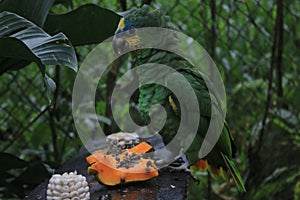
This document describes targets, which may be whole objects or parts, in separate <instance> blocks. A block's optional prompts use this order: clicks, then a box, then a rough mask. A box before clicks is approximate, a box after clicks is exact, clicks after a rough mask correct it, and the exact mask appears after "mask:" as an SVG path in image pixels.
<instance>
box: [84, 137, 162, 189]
mask: <svg viewBox="0 0 300 200" xmlns="http://www.w3.org/2000/svg"><path fill="white" fill-rule="evenodd" d="M151 149H152V146H151V145H149V144H148V143H146V142H142V143H140V144H139V145H137V146H135V147H133V148H131V149H127V150H123V151H122V152H121V153H120V154H118V155H117V154H108V151H109V150H107V149H106V150H99V151H96V152H94V153H93V154H92V155H90V156H88V157H87V158H86V160H87V162H88V163H89V164H90V167H89V168H88V173H89V174H97V178H98V179H99V180H100V181H101V182H102V183H104V184H105V185H111V186H113V185H118V184H124V183H128V182H134V181H145V180H148V179H151V178H153V177H156V176H158V171H157V168H156V165H155V163H154V162H153V160H151V159H146V158H143V157H142V155H141V154H143V153H146V152H148V151H150V150H151Z"/></svg>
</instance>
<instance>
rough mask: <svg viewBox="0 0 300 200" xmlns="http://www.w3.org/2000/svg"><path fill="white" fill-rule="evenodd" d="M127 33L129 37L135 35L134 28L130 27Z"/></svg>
mask: <svg viewBox="0 0 300 200" xmlns="http://www.w3.org/2000/svg"><path fill="white" fill-rule="evenodd" d="M128 33H129V34H130V35H133V34H135V28H134V27H130V28H129V29H128Z"/></svg>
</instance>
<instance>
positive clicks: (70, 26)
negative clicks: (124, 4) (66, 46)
mask: <svg viewBox="0 0 300 200" xmlns="http://www.w3.org/2000/svg"><path fill="white" fill-rule="evenodd" d="M119 20H120V16H119V15H118V14H116V13H114V12H113V11H111V10H107V9H105V8H101V7H99V6H97V5H93V4H86V5H83V6H81V7H79V8H77V9H75V10H73V11H71V12H69V13H65V14H61V15H54V14H49V15H48V17H47V20H46V22H45V25H44V28H45V29H46V31H47V32H48V33H51V34H53V33H57V32H59V31H61V32H63V33H64V34H66V35H67V37H68V38H69V39H70V41H71V42H72V44H73V45H75V46H76V45H84V44H93V43H99V42H102V41H103V40H105V39H107V38H108V37H110V36H112V35H113V34H114V32H115V30H116V27H117V25H118V22H119Z"/></svg>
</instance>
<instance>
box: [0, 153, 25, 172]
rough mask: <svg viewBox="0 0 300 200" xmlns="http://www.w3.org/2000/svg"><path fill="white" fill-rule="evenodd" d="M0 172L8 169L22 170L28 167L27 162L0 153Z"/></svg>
mask: <svg viewBox="0 0 300 200" xmlns="http://www.w3.org/2000/svg"><path fill="white" fill-rule="evenodd" d="M0 163H1V165H0V171H6V170H10V169H18V168H24V167H27V166H28V165H29V163H28V162H26V161H24V160H21V159H20V158H18V157H16V156H14V155H12V154H9V153H3V152H0Z"/></svg>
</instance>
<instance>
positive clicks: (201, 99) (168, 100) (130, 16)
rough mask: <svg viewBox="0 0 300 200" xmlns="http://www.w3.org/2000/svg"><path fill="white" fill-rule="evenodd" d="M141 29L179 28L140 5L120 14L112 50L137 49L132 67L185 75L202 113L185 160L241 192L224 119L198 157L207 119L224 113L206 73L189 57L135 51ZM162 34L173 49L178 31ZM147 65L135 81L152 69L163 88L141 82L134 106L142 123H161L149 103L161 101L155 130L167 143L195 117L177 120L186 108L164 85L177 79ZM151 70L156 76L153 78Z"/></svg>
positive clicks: (242, 189) (240, 182)
mask: <svg viewBox="0 0 300 200" xmlns="http://www.w3.org/2000/svg"><path fill="white" fill-rule="evenodd" d="M143 27H162V28H168V29H172V30H177V29H176V27H175V26H174V25H173V24H172V23H171V22H170V19H169V17H167V16H165V15H164V14H163V13H162V12H161V10H159V9H157V10H152V9H151V8H150V7H149V6H147V5H144V6H143V7H142V8H139V9H133V10H131V11H130V12H129V13H127V14H126V15H125V16H124V17H122V18H121V20H120V22H119V25H118V28H117V30H116V34H115V36H114V39H113V48H114V50H115V52H116V53H118V54H122V53H124V52H126V51H131V49H135V50H134V51H133V52H132V59H133V60H134V63H135V65H136V66H139V65H143V64H146V63H158V64H163V65H167V66H169V67H172V68H173V69H174V70H176V71H177V72H179V73H180V74H181V75H183V77H184V78H185V79H186V80H187V81H188V82H189V83H190V85H191V86H192V88H193V90H194V92H195V95H196V97H197V101H198V105H199V110H200V111H201V112H200V113H199V112H197V113H194V114H196V115H200V116H198V119H199V122H197V123H198V124H199V126H198V129H197V134H196V136H195V138H194V140H193V142H192V144H191V145H190V147H189V148H188V149H187V151H186V152H185V154H186V157H187V159H188V161H189V163H191V164H194V165H196V166H198V167H200V168H202V169H209V172H210V173H212V174H213V176H216V175H220V176H222V177H228V176H227V175H231V177H232V178H233V180H234V182H235V184H236V187H237V189H238V190H239V191H242V192H244V191H246V190H245V187H244V184H243V180H242V178H241V175H240V173H239V171H238V169H237V167H236V165H235V164H234V162H233V160H232V159H233V157H234V155H235V153H236V147H235V145H234V142H233V138H232V135H231V134H230V131H229V128H228V125H227V123H226V122H222V123H224V127H223V129H222V132H221V135H220V137H219V138H218V141H217V143H216V144H215V146H214V147H213V148H212V150H211V151H210V152H209V153H208V154H207V155H206V157H205V158H204V159H203V158H202V159H199V156H198V152H199V149H200V147H201V144H202V143H203V140H204V137H205V134H206V132H207V129H208V126H209V123H210V121H211V117H212V116H218V115H220V113H221V112H222V111H221V110H220V103H218V101H217V100H216V98H215V96H214V95H213V94H210V92H209V90H208V88H207V86H206V84H205V81H204V78H203V76H204V75H203V74H202V73H200V72H199V70H198V69H197V68H195V67H194V66H192V65H191V64H190V62H189V61H187V60H186V59H184V58H181V57H180V56H179V55H177V54H175V53H171V52H168V51H164V50H160V49H150V48H148V49H136V48H137V47H139V46H140V45H141V44H142V43H143V42H144V43H145V42H147V41H144V40H143V39H142V38H141V37H139V28H143ZM162 37H166V38H164V39H163V40H161V42H162V43H164V45H167V46H169V47H171V48H176V43H177V42H178V40H176V35H166V36H162ZM152 39H153V38H152ZM145 40H147V39H145ZM151 67H152V68H153V71H151ZM149 68H150V70H147V71H146V72H141V71H137V73H138V77H139V81H141V79H143V78H144V79H147V74H143V76H139V73H149V76H150V74H151V73H152V76H151V77H158V78H162V77H163V79H164V80H165V83H166V84H165V85H164V86H165V87H164V86H163V85H158V84H145V85H141V86H140V87H139V94H138V95H139V96H138V108H137V109H138V113H139V115H140V118H141V119H142V120H144V121H145V123H149V115H152V116H154V117H153V118H151V119H155V121H157V122H160V121H161V120H160V117H161V116H160V115H155V112H156V111H155V109H153V106H154V105H157V104H159V105H161V106H163V107H164V109H165V112H166V116H167V118H166V121H165V124H164V126H163V128H162V129H161V130H160V131H159V134H160V135H161V136H162V138H163V140H164V142H165V143H166V144H168V143H169V142H170V141H171V140H172V138H173V137H174V135H175V134H176V131H177V130H178V128H179V124H180V121H181V120H185V121H186V124H187V125H189V124H193V123H194V121H193V119H181V113H182V112H183V111H184V109H185V106H184V105H180V104H179V100H178V99H179V98H178V96H175V95H174V94H173V93H172V92H171V90H170V89H168V84H170V83H171V81H172V80H174V79H176V78H178V77H176V76H174V73H171V72H170V73H169V74H167V73H163V74H159V73H157V72H155V67H153V66H150V67H149ZM156 71H157V70H156ZM155 73H156V74H155ZM153 74H155V75H154V76H153ZM145 77H146V78H145ZM172 84H175V87H183V88H181V89H182V90H183V91H184V90H185V88H184V86H183V85H182V83H181V82H180V81H179V80H178V81H175V83H174V81H173V82H172ZM173 86H174V85H173ZM187 112H190V113H193V111H192V110H187ZM187 132H188V131H187ZM187 137H188V136H187Z"/></svg>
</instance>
